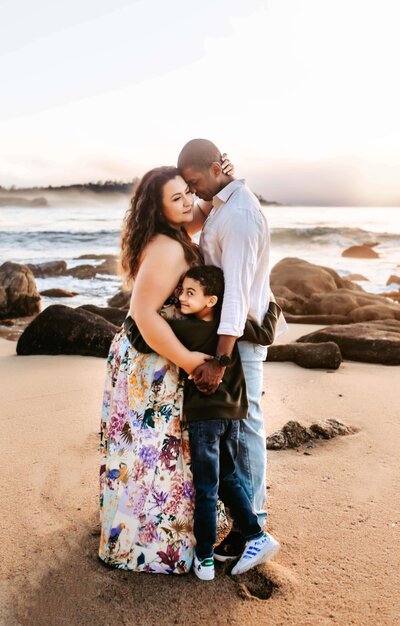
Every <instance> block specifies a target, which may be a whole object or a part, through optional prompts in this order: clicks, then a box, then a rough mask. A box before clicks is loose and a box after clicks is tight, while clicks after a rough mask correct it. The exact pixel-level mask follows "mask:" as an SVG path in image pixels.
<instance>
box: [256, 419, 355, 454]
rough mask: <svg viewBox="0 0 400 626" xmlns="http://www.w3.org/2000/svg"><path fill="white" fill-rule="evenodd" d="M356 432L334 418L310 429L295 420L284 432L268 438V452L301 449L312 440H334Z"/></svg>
mask: <svg viewBox="0 0 400 626" xmlns="http://www.w3.org/2000/svg"><path fill="white" fill-rule="evenodd" d="M355 432H357V429H355V428H353V427H352V426H346V424H343V422H340V421H339V420H337V419H332V418H330V419H326V420H321V421H319V422H315V423H313V424H311V426H310V427H309V428H307V427H306V426H302V425H301V424H300V423H299V422H297V421H294V420H293V421H290V422H287V423H286V424H285V425H284V426H283V427H282V430H278V431H277V432H276V433H273V435H271V436H270V437H267V448H268V450H285V449H288V448H299V447H300V446H301V445H304V444H307V443H308V442H309V441H311V440H315V439H332V438H333V437H338V436H344V435H351V434H353V433H355ZM306 447H309V446H306Z"/></svg>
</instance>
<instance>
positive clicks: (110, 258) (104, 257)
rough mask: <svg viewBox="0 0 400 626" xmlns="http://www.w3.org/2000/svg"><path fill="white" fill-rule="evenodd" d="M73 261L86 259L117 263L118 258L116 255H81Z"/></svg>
mask: <svg viewBox="0 0 400 626" xmlns="http://www.w3.org/2000/svg"><path fill="white" fill-rule="evenodd" d="M75 259H76V260H77V261H80V260H87V259H104V260H116V261H118V256H117V255H116V254H81V255H80V256H77V257H75Z"/></svg>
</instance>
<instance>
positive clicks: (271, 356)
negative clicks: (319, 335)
mask: <svg viewBox="0 0 400 626" xmlns="http://www.w3.org/2000/svg"><path fill="white" fill-rule="evenodd" d="M300 346H301V347H300ZM317 346H318V349H316V348H317ZM299 348H300V349H299ZM267 361H293V362H294V363H296V364H297V365H300V366H301V367H308V368H317V367H320V368H324V369H333V370H336V369H338V367H340V364H341V362H342V355H341V354H340V350H339V348H338V346H337V345H336V343H334V342H332V341H328V342H326V343H320V344H313V343H310V344H307V343H288V344H283V345H276V346H269V348H268V355H267Z"/></svg>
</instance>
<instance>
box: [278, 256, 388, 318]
mask: <svg viewBox="0 0 400 626" xmlns="http://www.w3.org/2000/svg"><path fill="white" fill-rule="evenodd" d="M271 288H272V291H273V292H274V294H275V296H276V300H277V302H278V304H279V305H280V306H281V308H282V310H283V312H284V314H289V316H291V317H289V321H291V322H299V323H313V324H315V323H327V324H332V323H334V324H343V323H351V322H353V321H368V320H376V319H400V307H399V306H398V304H397V303H396V302H394V301H393V300H392V301H390V300H388V299H387V298H386V297H384V296H382V295H377V294H373V293H368V292H366V291H365V290H364V289H363V288H362V287H360V285H357V284H355V283H353V282H352V281H351V280H349V279H348V278H342V277H341V276H339V274H337V273H336V272H335V271H334V270H332V269H331V268H328V267H323V266H319V265H314V264H312V263H308V262H307V261H303V260H302V259H297V258H286V259H282V261H280V262H279V263H277V264H276V265H275V267H274V268H273V269H272V271H271ZM305 316H307V317H308V319H307V317H305ZM328 316H330V317H328Z"/></svg>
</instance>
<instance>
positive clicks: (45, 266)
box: [28, 261, 67, 278]
mask: <svg viewBox="0 0 400 626" xmlns="http://www.w3.org/2000/svg"><path fill="white" fill-rule="evenodd" d="M28 267H29V269H30V270H31V271H32V273H33V275H34V276H36V277H37V278H44V277H45V276H61V274H63V273H64V272H65V270H66V269H67V264H66V262H65V261H49V262H47V263H37V264H32V263H28Z"/></svg>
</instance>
